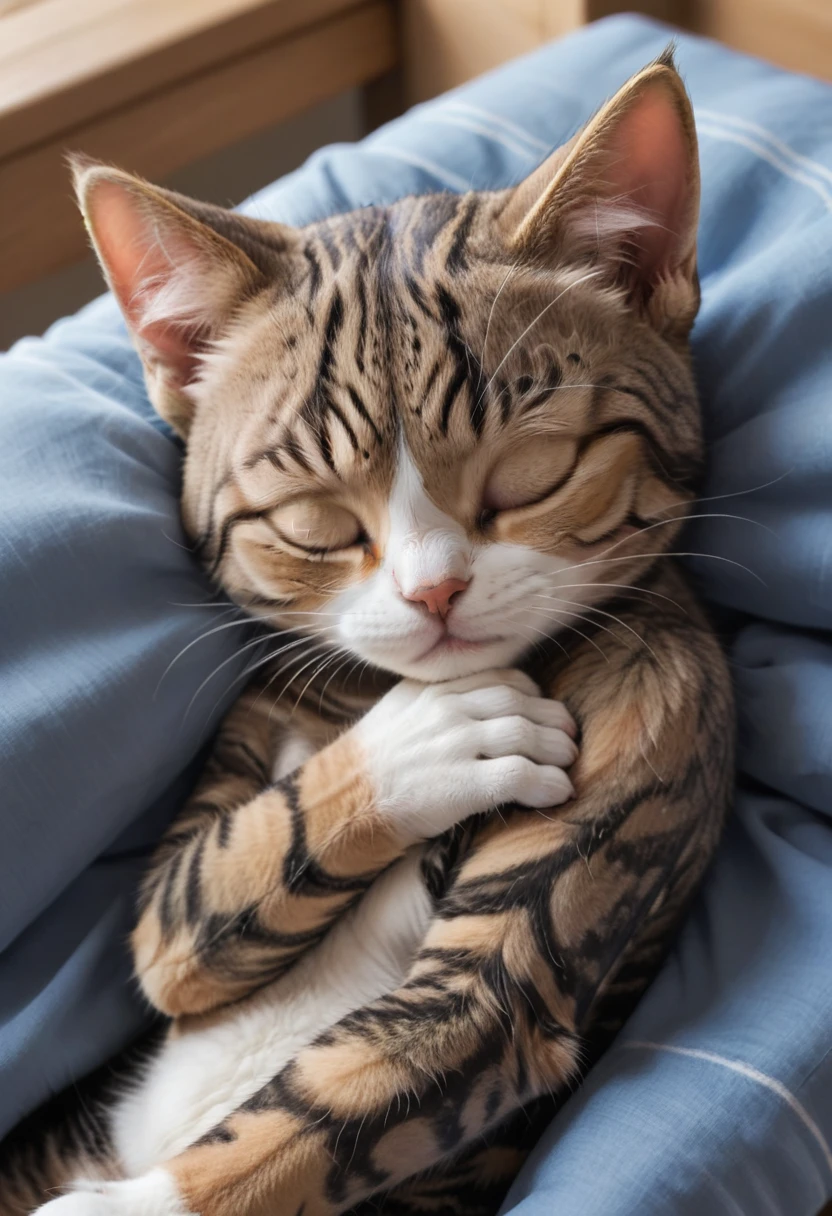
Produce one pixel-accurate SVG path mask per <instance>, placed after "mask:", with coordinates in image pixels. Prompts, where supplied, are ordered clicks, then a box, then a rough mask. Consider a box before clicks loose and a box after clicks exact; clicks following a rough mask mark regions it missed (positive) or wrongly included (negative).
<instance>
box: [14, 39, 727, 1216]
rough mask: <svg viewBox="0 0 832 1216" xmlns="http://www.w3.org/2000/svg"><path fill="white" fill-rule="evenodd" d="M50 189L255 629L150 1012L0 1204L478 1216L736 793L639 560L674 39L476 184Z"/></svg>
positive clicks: (682, 120)
mask: <svg viewBox="0 0 832 1216" xmlns="http://www.w3.org/2000/svg"><path fill="white" fill-rule="evenodd" d="M75 176H76V182H77V189H78V196H79V199H80V204H81V207H82V210H83V212H84V215H85V217H86V222H87V225H88V228H89V231H90V234H91V237H92V240H93V243H94V245H95V248H96V250H97V252H98V255H99V257H100V259H101V262H102V265H103V267H104V271H105V273H106V276H107V279H108V282H109V284H110V286H111V287H112V289H113V291H114V293H115V295H116V298H117V299H118V301H119V303H120V305H121V307H122V309H123V312H124V315H125V317H126V319H127V323H128V326H129V328H130V331H131V334H132V336H133V339H134V341H135V344H136V347H137V349H138V351H139V353H140V355H141V358H142V360H143V364H144V369H145V375H146V380H147V387H148V390H149V393H150V396H151V398H152V400H153V403H154V405H155V406H156V408H157V410H158V411H159V413H160V414H161V415H162V417H163V418H165V419H167V420H168V421H169V422H170V423H171V424H172V426H173V427H174V428H175V429H176V430H177V431H178V432H179V434H180V435H181V436H182V437H183V438H184V439H185V441H186V446H187V455H186V459H185V467H184V489H183V498H182V507H183V516H184V521H185V526H186V529H187V531H188V532H189V534H190V536H191V537H192V538H193V539H194V542H195V545H196V547H197V550H198V552H199V554H200V555H201V557H202V558H203V559H204V561H205V563H206V564H207V567H208V569H209V571H210V573H211V575H212V577H213V579H214V580H215V581H216V583H217V584H218V585H219V586H220V587H221V588H222V589H223V590H224V591H225V592H227V593H228V595H229V596H230V597H231V598H232V600H233V601H235V603H236V604H237V605H239V606H240V607H241V608H242V609H243V610H244V611H245V613H247V614H249V615H250V616H251V617H253V618H256V619H257V620H258V621H260V622H261V623H262V625H263V626H264V627H265V629H266V632H265V634H264V635H262V636H265V637H266V638H269V637H270V638H271V639H272V641H271V643H270V644H268V645H267V646H266V649H265V650H262V649H261V650H257V649H256V648H255V649H253V650H252V652H250V653H252V654H253V655H254V662H252V664H251V665H250V666H251V668H252V669H256V671H255V672H254V674H255V677H256V678H257V680H258V682H257V683H255V684H254V685H252V686H250V687H249V688H248V689H247V690H246V692H245V694H244V695H243V697H242V699H241V700H240V701H239V702H238V704H237V705H236V706H235V708H234V709H233V710H232V711H231V713H230V714H229V715H228V717H227V719H226V721H225V723H224V725H223V726H222V728H221V730H220V732H219V736H218V739H217V741H216V745H215V748H214V752H213V756H212V758H211V760H210V763H209V765H208V768H207V770H206V772H205V773H204V775H203V777H202V780H201V782H200V784H199V786H198V788H197V790H196V791H195V793H194V795H193V797H192V798H191V800H190V802H189V804H188V805H187V807H186V808H185V810H184V812H183V813H182V815H181V816H180V817H179V818H178V819H177V820H176V822H175V823H174V824H173V826H172V828H171V829H170V831H169V832H168V834H167V836H166V838H165V839H164V841H163V842H162V845H161V847H160V849H159V852H158V855H157V856H156V859H155V861H154V863H153V866H152V869H151V872H150V874H149V875H148V878H147V882H146V884H145V887H144V890H143V894H142V897H141V907H140V918H139V922H138V927H137V928H136V931H135V935H134V938H133V949H134V953H135V960H136V971H137V975H138V978H139V981H140V983H141V985H142V988H143V990H144V992H145V994H146V996H147V998H148V999H149V1001H150V1002H151V1004H152V1005H153V1006H155V1008H156V1009H158V1010H160V1011H162V1012H163V1013H164V1014H167V1015H170V1016H171V1017H172V1018H173V1019H174V1020H173V1021H172V1024H171V1025H170V1029H169V1031H168V1032H167V1035H166V1037H165V1039H164V1041H163V1042H162V1043H161V1045H159V1046H157V1047H156V1048H155V1050H154V1051H153V1052H152V1053H151V1054H150V1055H149V1056H148V1058H147V1059H146V1061H145V1063H144V1066H143V1068H142V1069H141V1070H140V1072H139V1074H138V1076H137V1077H134V1079H133V1082H132V1083H131V1084H130V1085H128V1086H127V1087H126V1089H125V1090H124V1091H123V1092H122V1093H121V1094H120V1096H118V1097H117V1098H115V1099H114V1100H113V1103H112V1105H111V1107H109V1108H108V1109H107V1110H106V1111H105V1112H104V1115H103V1116H102V1119H101V1120H100V1121H98V1122H97V1121H96V1120H95V1119H94V1118H92V1122H91V1123H90V1124H89V1125H88V1126H87V1127H86V1131H85V1125H84V1121H83V1119H82V1120H81V1122H80V1123H79V1125H78V1127H77V1128H76V1131H75V1132H71V1130H70V1129H69V1128H68V1127H64V1128H62V1129H58V1131H56V1132H55V1133H54V1134H47V1132H46V1131H45V1130H44V1129H45V1124H44V1123H43V1122H41V1124H40V1127H41V1134H40V1136H39V1139H38V1140H37V1142H35V1143H29V1144H28V1145H25V1144H24V1147H22V1148H19V1149H18V1150H16V1153H15V1155H13V1158H9V1159H8V1160H7V1164H6V1165H5V1166H4V1167H2V1168H3V1174H2V1177H4V1179H5V1182H4V1185H3V1190H2V1198H0V1213H2V1216H21V1214H26V1213H28V1212H30V1211H32V1209H33V1208H35V1207H37V1205H38V1204H42V1203H44V1202H45V1201H46V1200H50V1201H49V1202H46V1205H45V1207H42V1208H40V1209H39V1211H40V1212H41V1213H42V1214H43V1216H185V1214H186V1213H196V1214H198V1216H300V1214H301V1213H302V1214H303V1216H332V1214H334V1213H338V1212H343V1211H345V1210H347V1209H353V1208H356V1207H358V1208H361V1207H362V1206H363V1205H364V1203H365V1202H367V1203H368V1204H369V1203H370V1201H372V1202H371V1206H372V1208H373V1210H374V1211H378V1210H381V1211H384V1212H392V1213H405V1212H416V1211H422V1212H433V1213H442V1212H457V1213H487V1212H493V1211H495V1210H496V1208H497V1206H498V1204H499V1202H500V1200H501V1198H502V1196H503V1195H504V1193H505V1190H506V1188H507V1185H508V1183H509V1182H510V1180H511V1178H512V1177H513V1176H514V1175H515V1173H516V1171H517V1169H518V1167H519V1165H520V1162H521V1161H522V1158H523V1154H524V1152H525V1151H526V1149H527V1147H528V1144H529V1143H530V1142H531V1141H532V1139H533V1136H534V1131H535V1128H536V1126H537V1121H538V1120H539V1119H541V1118H543V1117H545V1116H546V1115H549V1114H550V1113H551V1110H552V1108H553V1105H554V1104H557V1102H558V1101H561V1100H563V1098H564V1097H565V1096H567V1095H568V1093H569V1091H570V1089H571V1088H573V1087H574V1085H575V1083H576V1082H577V1080H578V1079H579V1078H580V1076H581V1075H582V1073H583V1072H584V1071H585V1070H586V1068H587V1067H588V1065H589V1064H590V1063H591V1061H592V1060H593V1059H594V1058H595V1057H596V1056H597V1054H598V1052H599V1051H600V1050H601V1049H602V1048H603V1047H604V1045H605V1044H606V1043H607V1042H608V1041H609V1039H610V1037H611V1036H612V1034H614V1032H615V1031H616V1029H617V1028H618V1027H619V1026H620V1025H621V1023H622V1021H623V1019H624V1018H625V1017H626V1016H627V1014H628V1013H629V1012H630V1011H631V1009H632V1008H633V1006H634V1004H635V1002H636V1000H637V999H638V997H639V996H640V995H641V993H642V992H643V990H644V988H645V986H646V984H647V982H648V980H649V978H650V977H651V975H652V974H653V973H654V972H655V969H656V967H657V965H658V963H659V962H660V960H661V958H662V956H663V954H664V953H665V951H666V949H667V946H668V943H669V941H670V940H671V938H672V935H673V933H674V932H675V930H676V927H677V926H678V924H679V921H680V918H681V916H682V913H683V911H684V909H685V907H686V905H687V903H688V901H689V898H690V896H691V893H692V891H693V890H694V888H695V886H696V883H697V881H698V879H699V877H700V875H701V874H702V872H703V870H704V868H705V866H706V864H707V863H708V860H709V859H710V857H711V855H712V853H713V850H714V847H715V844H716V841H717V838H718V835H719V831H720V827H721V825H722V822H723V819H724V816H725V813H726V808H727V806H728V803H729V796H730V789H731V784H732V734H733V726H732V723H733V713H732V702H731V693H730V685H729V679H728V675H727V670H726V665H725V661H724V659H723V656H722V653H721V651H720V647H719V645H718V644H717V641H716V640H715V637H714V635H713V633H712V632H711V630H710V628H709V626H708V624H707V622H706V620H705V618H704V616H703V613H702V611H701V609H700V608H699V607H698V605H697V603H696V600H695V598H694V597H693V595H692V594H691V591H690V590H689V589H688V586H687V584H686V581H685V579H684V577H683V575H682V574H681V573H680V571H679V569H678V568H677V567H676V565H675V564H674V563H673V561H672V560H671V559H672V556H673V553H672V551H673V548H674V540H675V538H676V537H677V535H678V531H679V529H680V527H681V526H682V522H683V520H684V518H685V516H686V515H687V514H688V513H689V510H690V507H691V504H692V503H693V502H694V501H695V494H696V488H697V486H698V484H699V481H700V473H701V468H702V456H703V445H702V437H701V426H700V412H699V406H698V403H697V398H696V393H695V388H694V382H693V377H692V373H691V365H690V357H689V349H688V334H689V331H690V327H691V324H692V322H693V319H694V316H695V314H696V311H697V307H698V303H699V289H698V282H697V274H696V249H695V239H696V225H697V214H698V201H699V181H698V164H697V149H696V136H695V131H694V125H693V117H692V113H691V108H690V104H689V101H688V99H687V96H686V93H685V90H684V87H683V85H682V83H681V80H680V78H679V76H678V74H677V72H676V69H675V67H674V65H673V61H672V57H671V56H670V55H669V54H667V55H665V56H663V57H662V58H661V59H660V60H658V61H657V62H655V63H653V64H651V65H650V66H648V67H647V68H645V69H644V70H643V71H642V72H640V73H639V74H638V75H636V76H635V77H634V78H633V79H631V80H630V81H629V82H628V83H627V84H626V85H625V86H624V88H623V89H622V90H621V91H620V92H619V93H618V94H617V95H616V96H615V97H614V98H613V99H612V100H611V101H610V102H608V103H607V104H606V105H605V106H604V107H603V108H602V109H601V111H600V112H599V113H598V114H597V115H596V116H595V118H593V119H592V121H591V122H590V123H589V124H588V126H587V127H586V128H585V129H584V130H583V131H581V132H580V133H579V134H578V135H576V136H575V138H574V139H572V140H571V141H570V142H569V143H568V144H566V145H565V146H564V147H562V148H560V149H559V150H558V151H556V152H554V153H553V154H552V155H551V156H550V157H549V158H548V159H547V160H546V161H545V162H544V163H543V164H542V165H541V166H540V167H539V168H538V169H537V170H536V171H535V172H533V173H532V174H531V176H530V177H528V178H527V180H525V181H524V182H522V183H521V184H520V185H518V186H517V187H515V188H512V189H508V190H500V191H495V192H473V193H470V194H467V195H465V196H462V197H457V196H453V195H450V194H434V195H427V196H424V197H419V198H406V199H403V200H401V201H399V202H397V203H394V204H392V205H391V206H387V207H368V208H364V209H362V210H359V211H356V212H353V213H351V214H348V215H340V216H336V217H334V218H331V219H327V220H322V221H320V222H318V223H315V224H311V225H309V226H308V227H306V228H303V229H300V230H295V229H292V228H289V227H286V226H283V225H281V224H276V223H265V222H262V221H258V220H254V219H250V218H244V217H242V216H240V215H234V214H230V213H228V212H226V211H224V210H221V209H218V208H214V207H210V206H207V205H203V204H201V203H195V202H192V201H191V200H189V199H186V198H182V197H180V196H178V195H176V194H172V193H170V192H168V191H166V190H161V189H157V188H155V187H153V186H150V185H148V184H147V183H145V182H143V181H140V180H138V179H137V178H135V177H131V176H129V175H127V174H125V173H122V172H120V171H118V170H115V169H111V168H108V167H106V166H102V165H99V164H95V163H92V162H89V161H80V160H79V161H77V162H76V164H75ZM257 644H258V645H259V646H262V645H263V642H262V637H261V638H260V640H258V643H257ZM567 769H569V775H567V772H566V771H565V770H567ZM36 1126H37V1124H36ZM18 1140H19V1137H18ZM78 1178H80V1179H82V1180H81V1181H75V1183H74V1186H73V1187H71V1188H70V1189H69V1190H67V1191H65V1192H64V1193H59V1192H60V1191H61V1188H63V1187H66V1186H68V1184H69V1183H71V1182H72V1181H73V1180H75V1179H78ZM53 1196H55V1197H53ZM50 1197H52V1198H50Z"/></svg>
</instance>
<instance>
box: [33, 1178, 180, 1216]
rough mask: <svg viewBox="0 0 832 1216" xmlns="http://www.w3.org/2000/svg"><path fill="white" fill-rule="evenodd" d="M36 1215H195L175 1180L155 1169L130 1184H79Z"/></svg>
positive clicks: (128, 1182)
mask: <svg viewBox="0 0 832 1216" xmlns="http://www.w3.org/2000/svg"><path fill="white" fill-rule="evenodd" d="M33 1216H192V1214H190V1213H188V1211H187V1209H186V1208H185V1205H184V1204H183V1203H182V1200H181V1199H180V1198H179V1194H178V1191H177V1188H176V1184H175V1183H174V1181H173V1178H172V1177H171V1176H170V1174H169V1173H167V1171H166V1170H153V1171H152V1172H151V1173H149V1174H145V1175H143V1177H141V1178H131V1179H129V1180H128V1181H127V1182H83V1181H81V1182H76V1183H75V1185H74V1187H73V1189H72V1190H71V1191H70V1192H69V1194H67V1195H61V1196H60V1198H59V1199H52V1200H50V1201H49V1203H46V1204H44V1205H43V1207H40V1208H38V1209H37V1211H36V1212H34V1213H33Z"/></svg>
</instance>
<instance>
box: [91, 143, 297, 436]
mask: <svg viewBox="0 0 832 1216" xmlns="http://www.w3.org/2000/svg"><path fill="white" fill-rule="evenodd" d="M70 163H71V168H72V174H73V178H74V182H75V190H76V193H77V197H78V203H79V206H80V208H81V212H82V214H83V216H84V222H85V224H86V226H87V229H88V231H89V234H90V238H91V240H92V243H93V246H94V248H95V251H96V253H97V255H98V259H99V261H100V262H101V266H102V268H103V270H104V274H105V276H106V278H107V282H108V283H109V285H110V287H111V288H112V291H113V294H114V295H115V297H116V299H117V301H118V303H119V306H120V307H121V311H122V313H123V314H124V317H125V320H126V322H127V326H128V329H129V330H130V334H131V337H132V339H133V342H134V344H135V346H136V349H137V350H138V352H139V355H140V356H141V360H142V363H143V365H144V373H145V381H146V383H147V389H148V393H149V395H150V399H151V401H152V402H153V405H154V406H155V408H156V410H157V411H158V413H159V414H160V415H161V416H162V417H163V418H165V419H166V420H167V421H168V422H169V423H170V424H171V426H172V427H173V428H174V429H175V430H176V431H177V432H178V433H179V434H180V435H182V436H183V437H184V436H186V435H187V433H188V430H189V429H190V424H191V420H192V415H193V409H194V404H193V400H192V397H191V394H190V393H189V386H190V385H191V384H192V382H193V380H194V377H195V376H196V374H197V372H198V369H199V361H200V356H201V354H202V353H203V352H204V351H205V349H206V347H207V346H208V344H209V343H211V342H212V341H214V340H215V339H217V338H218V337H220V336H221V335H222V334H223V332H224V331H225V330H226V329H227V327H228V325H229V323H230V321H231V320H232V319H233V318H234V316H235V315H236V314H237V312H238V310H239V309H240V307H241V305H242V304H243V303H244V302H245V301H246V300H247V299H250V298H251V297H253V296H254V295H256V294H257V293H258V292H259V291H261V290H262V289H263V288H264V287H265V286H266V285H267V283H268V282H269V279H270V277H271V275H270V270H271V269H272V267H271V266H270V263H269V258H271V259H275V258H277V257H279V256H280V253H281V245H283V247H284V248H285V245H286V244H287V236H286V234H287V233H290V232H291V230H285V231H284V230H283V229H282V228H281V226H279V225H277V224H275V225H268V226H266V225H258V224H257V222H255V221H248V220H244V219H242V217H238V216H235V215H233V214H232V213H229V212H227V211H225V210H223V209H222V208H219V207H209V206H207V205H204V204H200V203H192V202H191V201H190V200H188V199H184V198H182V197H181V196H179V195H175V194H172V193H170V192H169V191H165V190H162V189H159V188H158V187H155V186H151V185H150V184H149V183H148V182H145V181H142V180H141V179H140V178H137V177H133V176H131V175H130V174H128V173H123V172H121V171H120V170H118V169H113V168H110V167H109V166H107V165H102V164H99V163H97V162H94V161H89V160H87V159H84V158H81V157H73V158H72V159H71V162H70ZM266 227H268V228H269V229H274V230H275V235H274V241H273V242H271V243H270V242H269V241H267V240H265V239H264V238H263V234H262V232H261V231H260V230H261V229H264V228H266ZM223 229H224V230H225V231H223ZM226 233H227V235H226ZM246 245H248V251H246V249H245V246H246ZM252 254H253V256H251V255H252Z"/></svg>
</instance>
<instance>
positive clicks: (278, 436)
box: [80, 64, 700, 681]
mask: <svg viewBox="0 0 832 1216" xmlns="http://www.w3.org/2000/svg"><path fill="white" fill-rule="evenodd" d="M686 107H687V101H686V98H685V96H684V92H683V90H682V89H681V85H680V84H679V82H678V77H677V76H676V75H675V72H673V70H672V69H671V68H670V67H668V66H667V65H664V64H660V65H656V66H654V67H652V68H650V69H647V70H646V72H645V73H643V74H642V75H641V76H640V77H637V78H635V79H634V81H632V82H630V85H629V86H627V87H626V88H625V90H622V93H621V94H619V96H618V97H617V98H616V99H614V101H613V102H611V103H609V105H608V107H606V109H605V110H604V111H602V112H601V114H600V115H599V116H598V117H597V118H596V119H595V120H594V123H593V124H590V127H589V128H588V129H587V131H586V132H584V133H583V134H582V136H580V137H578V138H577V139H576V141H573V143H572V144H571V145H569V146H568V147H567V149H566V150H562V151H561V152H560V153H556V154H555V155H554V157H553V158H551V159H550V162H547V164H545V165H544V166H542V167H541V169H540V170H538V171H537V172H536V174H534V175H532V178H531V179H529V180H528V181H527V182H526V183H524V184H523V185H522V186H520V187H518V188H517V189H516V190H513V191H506V192H502V193H495V194H472V195H467V196H465V197H463V198H457V197H455V196H448V195H440V196H429V197H425V198H417V199H414V198H410V199H405V200H403V201H402V202H400V203H398V204H395V205H393V206H391V207H387V208H372V209H367V210H364V211H361V212H355V213H353V214H351V215H347V216H341V217H337V218H335V219H332V220H328V221H325V222H322V223H320V224H317V225H312V226H310V227H309V228H306V229H303V230H300V231H296V230H290V229H286V228H284V227H282V226H278V225H272V224H262V223H258V222H254V221H248V220H242V219H240V218H237V217H229V216H228V215H227V214H226V213H223V212H221V211H215V210H214V209H212V208H206V207H203V206H201V205H197V204H193V203H190V202H188V201H186V200H182V199H179V198H177V197H176V196H170V195H165V194H164V193H163V192H158V191H155V190H154V189H153V188H151V187H147V186H145V185H143V184H141V183H136V182H135V179H129V178H126V177H125V176H124V175H120V174H117V173H115V172H114V171H112V170H104V169H101V168H100V167H94V168H90V167H89V166H86V167H83V168H82V169H81V171H80V176H81V192H82V196H83V198H84V202H85V206H86V211H87V214H88V216H89V218H90V223H91V227H92V231H93V234H94V236H95V239H96V244H97V246H98V249H99V252H100V253H101V256H102V260H103V261H104V264H105V267H106V269H107V272H108V277H109V278H110V281H111V283H112V285H113V287H114V289H115V290H116V293H117V295H118V296H119V298H120V299H121V301H122V305H123V307H124V309H125V313H126V315H127V317H128V321H129V323H130V324H131V328H132V329H133V331H134V334H135V337H136V342H137V346H138V347H139V350H140V352H141V353H142V354H143V357H144V361H145V367H146V372H147V378H148V385H149V388H150V390H151V395H152V396H153V398H154V401H155V403H156V405H157V408H159V409H160V411H161V412H163V413H164V414H166V416H168V417H169V418H170V419H171V420H172V421H173V422H174V424H175V425H177V427H178V429H180V431H181V432H182V433H184V434H186V435H187V440H188V454H187V460H186V465H185V478H184V490H183V511H184V518H185V522H186V526H187V527H188V529H189V531H190V532H191V534H192V535H193V536H194V538H195V539H197V540H198V541H199V546H200V550H201V553H202V554H203V557H204V559H205V560H206V562H207V564H208V565H209V568H210V569H211V572H212V574H213V576H214V577H215V578H216V579H217V580H218V581H219V582H220V583H221V584H222V585H223V587H224V588H225V589H226V590H227V591H228V592H229V594H230V595H231V596H232V597H233V598H234V599H235V600H237V602H239V603H240V604H242V605H244V606H245V607H246V608H247V609H248V610H249V611H250V612H252V613H253V614H255V615H259V616H262V617H263V618H264V619H265V620H266V621H267V622H268V623H269V624H270V625H272V626H273V627H275V628H286V629H291V630H292V631H293V632H298V633H305V634H308V635H309V636H310V637H311V638H314V639H315V641H316V644H319V645H320V646H321V648H322V650H321V652H322V653H323V648H324V646H326V647H331V648H338V653H339V654H340V653H343V655H344V659H345V661H348V660H349V659H351V658H352V659H360V660H366V661H367V662H369V663H371V664H373V665H374V666H377V667H382V668H385V669H387V670H390V671H393V672H395V673H397V674H401V675H407V676H413V677H416V678H418V679H422V680H427V681H433V680H442V679H447V678H450V677H453V676H457V675H461V674H464V673H465V672H470V671H474V670H479V669H482V668H485V667H492V666H503V665H509V664H512V663H514V662H515V661H517V660H518V659H519V657H520V656H521V655H522V654H523V653H524V652H525V651H527V650H528V649H529V648H530V647H531V646H533V645H534V644H535V642H537V641H540V640H541V639H542V638H543V637H546V636H549V635H552V634H555V633H557V632H558V631H559V630H562V629H564V628H566V629H573V628H577V629H578V630H581V629H582V628H585V627H586V626H583V627H582V626H581V623H580V622H581V619H582V618H584V617H585V616H586V615H587V612H588V613H589V616H590V617H591V618H592V620H593V621H596V622H597V621H598V612H599V610H598V608H597V607H594V606H595V605H598V604H599V603H601V602H602V601H603V600H605V599H609V598H612V597H614V596H615V594H616V589H617V588H620V587H626V586H627V585H628V584H630V583H632V581H633V580H634V579H635V578H636V577H637V576H639V575H640V574H642V573H643V572H644V571H645V570H646V568H647V567H648V566H649V565H650V563H651V561H652V560H653V559H654V556H655V554H657V553H659V552H662V551H666V550H667V549H668V547H669V545H670V544H671V543H672V540H673V537H674V535H675V534H676V532H677V530H678V526H679V519H680V517H681V516H683V515H684V512H685V507H686V504H687V502H688V501H689V499H690V497H691V494H692V488H693V485H694V483H695V480H696V477H697V473H698V466H699V460H700V433H699V415H698V407H697V403H696V398H695V393H694V388H693V384H692V380H691V375H690V371H689V366H688V362H687V357H686V347H685V339H686V335H687V330H688V328H689V326H690V323H691V321H692V318H693V315H694V313H695V310H696V305H697V302H698V293H697V290H696V282H695V259H694V253H693V250H694V243H693V242H694V231H695V221H696V204H697V189H696V182H697V177H696V164H695V143H694V142H693V135H692V125H691V124H690V121H689V118H690V116H689V110H688V109H687V108H686ZM611 179H612V185H610V181H611ZM601 619H603V617H601Z"/></svg>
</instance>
